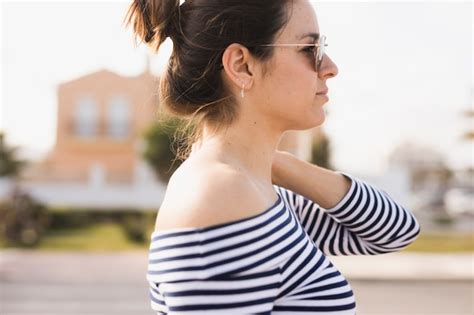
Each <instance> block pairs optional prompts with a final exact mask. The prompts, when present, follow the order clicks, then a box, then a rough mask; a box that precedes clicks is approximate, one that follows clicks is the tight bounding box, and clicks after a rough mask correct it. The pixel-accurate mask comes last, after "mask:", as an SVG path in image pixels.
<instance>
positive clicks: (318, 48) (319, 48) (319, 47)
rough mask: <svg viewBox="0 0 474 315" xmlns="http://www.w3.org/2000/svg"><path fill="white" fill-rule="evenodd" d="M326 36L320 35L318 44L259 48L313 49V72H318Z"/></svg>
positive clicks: (221, 67)
mask: <svg viewBox="0 0 474 315" xmlns="http://www.w3.org/2000/svg"><path fill="white" fill-rule="evenodd" d="M327 45H328V44H326V36H325V35H321V36H320V37H319V38H318V42H317V43H314V44H265V45H259V46H274V47H313V49H312V52H313V55H314V70H315V71H316V72H319V69H320V68H321V63H322V62H323V57H324V54H325V47H326V46H327ZM221 69H224V66H223V65H222V64H221V65H220V66H219V70H221Z"/></svg>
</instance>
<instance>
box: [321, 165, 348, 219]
mask: <svg viewBox="0 0 474 315" xmlns="http://www.w3.org/2000/svg"><path fill="white" fill-rule="evenodd" d="M336 173H338V174H341V175H344V176H345V177H346V178H348V179H349V180H350V181H351V187H350V188H349V190H348V191H347V193H346V194H345V196H344V197H343V198H342V199H341V201H339V202H338V203H337V204H336V205H335V206H334V207H331V208H329V209H325V210H326V212H328V213H332V212H338V211H339V210H340V209H342V208H347V206H346V205H345V204H346V203H347V201H348V200H349V199H350V198H351V196H352V195H353V192H354V190H355V187H356V182H355V178H353V177H352V175H349V174H347V173H345V172H340V171H336Z"/></svg>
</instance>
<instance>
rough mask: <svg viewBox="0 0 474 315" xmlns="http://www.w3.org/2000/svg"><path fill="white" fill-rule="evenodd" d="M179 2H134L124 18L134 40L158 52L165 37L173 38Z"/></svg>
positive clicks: (165, 0) (177, 21) (177, 0)
mask: <svg viewBox="0 0 474 315" xmlns="http://www.w3.org/2000/svg"><path fill="white" fill-rule="evenodd" d="M179 11H180V4H179V0H134V1H133V3H132V4H131V5H130V7H129V9H128V11H127V15H126V17H125V22H126V26H128V25H130V24H131V25H132V26H133V31H134V35H135V38H139V39H140V41H142V42H144V43H146V44H147V45H148V46H152V47H153V48H154V49H155V50H158V48H159V47H160V45H161V44H162V43H163V41H164V40H165V39H166V38H167V37H174V31H175V30H176V29H177V27H178V25H177V24H179V15H180V12H179Z"/></svg>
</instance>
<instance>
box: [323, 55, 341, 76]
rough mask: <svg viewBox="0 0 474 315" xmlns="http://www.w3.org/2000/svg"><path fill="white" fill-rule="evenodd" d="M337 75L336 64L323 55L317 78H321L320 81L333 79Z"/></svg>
mask: <svg viewBox="0 0 474 315" xmlns="http://www.w3.org/2000/svg"><path fill="white" fill-rule="evenodd" d="M338 73H339V69H338V68H337V66H336V64H335V63H334V62H333V61H332V59H331V58H330V57H329V56H328V55H327V54H325V55H324V57H323V61H322V62H321V67H320V69H319V73H318V76H319V77H321V79H329V78H332V77H335V76H336V75H337V74H338Z"/></svg>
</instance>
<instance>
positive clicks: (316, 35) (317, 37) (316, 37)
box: [299, 33, 319, 40]
mask: <svg viewBox="0 0 474 315" xmlns="http://www.w3.org/2000/svg"><path fill="white" fill-rule="evenodd" d="M306 37H312V38H313V39H314V40H318V39H319V33H306V34H303V35H301V36H300V38H299V39H304V38H306Z"/></svg>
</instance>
